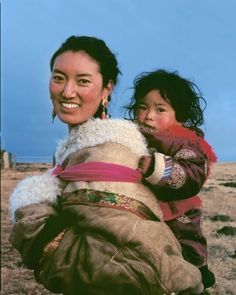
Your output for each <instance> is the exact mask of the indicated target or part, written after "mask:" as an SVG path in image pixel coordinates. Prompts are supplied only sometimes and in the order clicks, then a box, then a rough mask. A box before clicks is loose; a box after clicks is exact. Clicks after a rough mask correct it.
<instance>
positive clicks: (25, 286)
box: [1, 163, 236, 295]
mask: <svg viewBox="0 0 236 295" xmlns="http://www.w3.org/2000/svg"><path fill="white" fill-rule="evenodd" d="M48 168H50V165H49V164H44V163H40V164H17V166H16V168H15V169H5V170H1V174H2V175H1V247H2V253H1V294H4V295H10V294H12V295H13V294H16V295H22V294H29V295H37V294H38V295H39V294H40V295H46V294H47V295H49V294H52V293H51V292H48V291H47V290H45V288H44V287H43V286H41V285H39V284H37V283H36V282H35V280H34V277H33V273H32V271H30V270H27V269H25V268H24V266H23V265H22V262H21V258H20V255H19V254H18V252H17V251H16V250H15V249H13V247H12V246H11V245H10V243H9V242H8V237H9V232H10V230H11V226H12V225H11V223H10V221H9V218H8V198H9V194H10V193H11V192H12V190H13V188H14V187H15V186H16V184H17V183H18V182H19V181H20V180H21V179H23V178H25V177H27V176H31V175H35V174H39V173H42V172H44V171H45V170H46V169H48ZM201 196H202V200H203V212H204V218H203V229H204V233H205V236H206V237H207V239H208V247H209V266H210V268H211V270H213V272H214V273H215V275H216V278H217V281H218V283H219V289H220V295H236V233H235V231H236V163H218V164H216V165H215V166H214V167H213V169H212V173H211V176H210V177H209V179H208V181H207V182H206V183H205V185H204V187H203V189H202V192H201ZM81 295H86V294H81ZM124 295H126V294H124Z"/></svg>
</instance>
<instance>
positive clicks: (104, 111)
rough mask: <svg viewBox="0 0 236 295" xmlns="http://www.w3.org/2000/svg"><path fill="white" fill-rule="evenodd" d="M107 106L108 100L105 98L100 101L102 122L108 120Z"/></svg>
mask: <svg viewBox="0 0 236 295" xmlns="http://www.w3.org/2000/svg"><path fill="white" fill-rule="evenodd" d="M107 106H108V100H107V98H105V99H103V100H102V115H101V119H102V120H104V119H109V115H108V111H107Z"/></svg>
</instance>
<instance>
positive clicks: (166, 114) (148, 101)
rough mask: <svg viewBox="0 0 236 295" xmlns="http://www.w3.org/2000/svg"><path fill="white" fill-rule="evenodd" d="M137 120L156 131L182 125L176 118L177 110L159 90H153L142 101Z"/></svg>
mask: <svg viewBox="0 0 236 295" xmlns="http://www.w3.org/2000/svg"><path fill="white" fill-rule="evenodd" d="M137 120H138V121H139V122H141V123H143V124H145V125H148V126H150V127H152V128H155V129H156V130H164V129H167V128H169V127H171V126H173V125H180V123H179V122H177V120H176V117H175V110H174V109H173V108H172V106H171V105H170V104H169V103H168V102H167V101H166V100H164V99H163V98H162V97H161V95H160V92H159V91H158V90H151V91H149V92H148V94H147V95H146V96H144V98H143V99H142V100H141V101H140V104H139V105H138V109H137Z"/></svg>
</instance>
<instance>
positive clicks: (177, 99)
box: [126, 69, 207, 136]
mask: <svg viewBox="0 0 236 295" xmlns="http://www.w3.org/2000/svg"><path fill="white" fill-rule="evenodd" d="M133 89H134V93H133V96H132V98H131V103H130V104H129V105H128V106H126V110H127V111H128V114H129V117H130V118H135V117H136V115H137V110H138V106H139V104H140V102H141V100H142V99H143V98H144V96H146V95H147V94H148V92H149V91H151V90H159V92H160V95H161V97H162V98H163V99H165V100H166V101H167V102H168V103H170V105H171V106H172V107H173V109H174V110H175V115H176V120H177V121H178V122H181V123H183V125H184V126H186V127H188V128H190V129H192V130H195V131H196V132H197V133H198V134H199V135H202V136H203V135H204V133H203V131H202V130H201V129H199V128H198V126H200V125H202V124H203V123H204V117H203V111H204V109H205V108H206V105H207V103H206V100H205V99H204V98H203V96H202V94H201V92H200V90H199V88H198V87H197V86H196V84H194V83H193V82H192V81H190V80H187V79H184V78H182V77H180V76H179V74H178V72H177V71H175V72H167V71H165V70H163V69H160V70H156V71H153V72H143V73H141V74H140V75H138V76H137V77H136V78H135V80H134V87H133ZM202 103H203V107H201V104H202Z"/></svg>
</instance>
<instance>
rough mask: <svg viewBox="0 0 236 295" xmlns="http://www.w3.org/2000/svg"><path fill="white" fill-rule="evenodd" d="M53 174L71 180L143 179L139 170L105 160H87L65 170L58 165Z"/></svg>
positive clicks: (139, 180)
mask: <svg viewBox="0 0 236 295" xmlns="http://www.w3.org/2000/svg"><path fill="white" fill-rule="evenodd" d="M52 174H53V175H55V176H57V177H59V178H61V179H63V180H70V181H113V182H117V181H118V182H141V180H142V174H141V172H140V171H139V170H135V169H132V168H130V167H127V166H123V165H118V164H112V163H105V162H85V163H81V164H78V165H74V166H71V167H68V168H66V169H64V170H63V168H62V167H61V166H56V167H55V168H54V170H53V171H52Z"/></svg>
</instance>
